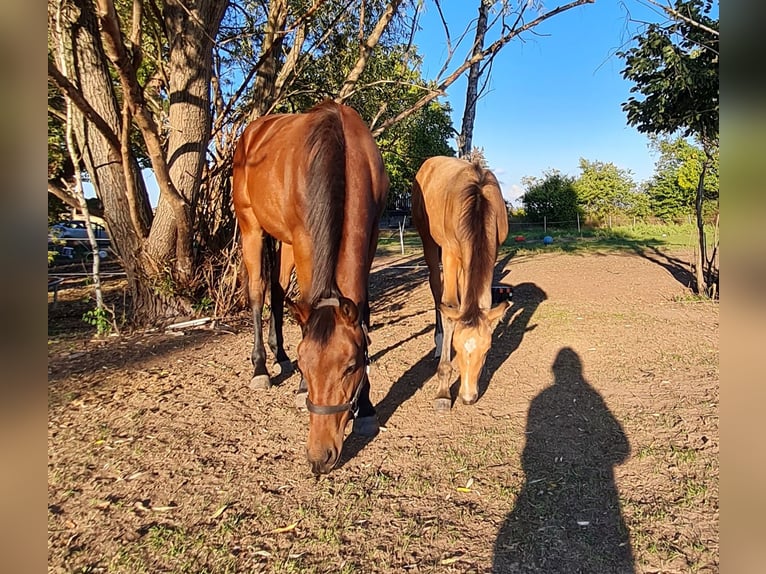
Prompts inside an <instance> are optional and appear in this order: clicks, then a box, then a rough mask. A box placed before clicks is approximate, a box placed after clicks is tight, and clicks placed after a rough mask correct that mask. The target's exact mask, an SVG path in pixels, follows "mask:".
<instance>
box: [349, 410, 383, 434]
mask: <svg viewBox="0 0 766 574" xmlns="http://www.w3.org/2000/svg"><path fill="white" fill-rule="evenodd" d="M379 431H380V425H379V424H378V417H376V416H375V415H370V416H367V417H359V418H358V419H354V424H353V426H352V427H351V432H353V433H354V434H358V435H359V436H368V437H372V436H375V435H376V434H378V432H379Z"/></svg>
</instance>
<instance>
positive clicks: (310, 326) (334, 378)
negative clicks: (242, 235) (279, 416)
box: [288, 297, 368, 474]
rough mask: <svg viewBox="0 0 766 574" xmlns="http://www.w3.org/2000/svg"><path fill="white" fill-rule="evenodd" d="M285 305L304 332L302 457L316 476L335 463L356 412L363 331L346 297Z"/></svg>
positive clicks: (362, 370)
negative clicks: (305, 421) (305, 437)
mask: <svg viewBox="0 0 766 574" xmlns="http://www.w3.org/2000/svg"><path fill="white" fill-rule="evenodd" d="M288 306H289V307H290V309H291V311H292V313H293V316H294V317H295V318H296V320H297V321H298V323H299V324H300V325H301V330H302V331H303V338H302V340H301V342H300V344H299V345H298V368H299V370H300V372H301V375H302V376H303V378H304V379H305V381H306V384H307V386H308V396H307V398H306V408H307V409H308V411H309V436H308V443H307V445H306V456H307V458H308V461H309V463H310V464H311V468H312V470H313V471H314V473H317V474H319V473H325V472H329V471H330V470H332V468H333V467H334V466H335V465H336V464H337V462H338V459H339V458H340V453H341V449H342V447H343V438H344V431H345V428H346V423H347V422H348V421H349V419H350V417H351V415H352V414H355V413H356V411H357V401H358V399H359V393H360V392H361V389H362V385H363V383H364V378H365V377H366V374H367V364H368V358H367V344H368V341H367V332H366V331H365V329H364V327H363V326H362V324H361V322H360V320H359V308H358V307H357V305H356V304H355V303H354V302H353V301H352V300H351V299H347V298H346V297H330V298H325V299H320V300H319V301H318V302H317V303H316V304H315V305H313V306H310V305H308V304H306V303H303V302H295V303H293V302H289V303H288Z"/></svg>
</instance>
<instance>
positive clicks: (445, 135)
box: [378, 101, 455, 209]
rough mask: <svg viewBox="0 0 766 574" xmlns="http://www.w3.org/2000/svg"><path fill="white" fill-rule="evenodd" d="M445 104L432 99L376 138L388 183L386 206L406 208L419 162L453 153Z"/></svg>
mask: <svg viewBox="0 0 766 574" xmlns="http://www.w3.org/2000/svg"><path fill="white" fill-rule="evenodd" d="M452 133H453V129H452V120H451V118H450V109H449V105H445V104H440V103H439V102H436V101H433V102H431V103H430V104H429V105H427V106H425V107H424V108H423V109H421V110H420V111H418V112H416V113H415V114H413V115H411V116H410V117H408V118H406V119H405V120H403V121H402V122H400V123H399V124H397V125H396V126H394V127H393V128H392V129H390V130H388V131H387V132H386V133H385V134H384V135H383V136H381V138H380V139H379V141H378V144H379V146H380V149H381V153H382V155H383V162H384V163H385V165H386V171H387V172H388V177H389V180H390V183H391V186H390V189H389V192H388V208H389V209H397V208H403V209H406V208H407V206H409V198H410V196H411V194H412V181H413V180H414V179H415V174H416V173H417V171H418V169H420V166H421V165H422V164H423V162H424V161H425V160H426V159H428V158H429V157H432V156H435V155H445V156H454V155H455V151H454V150H453V149H452V148H451V147H450V146H449V144H448V143H447V140H448V139H449V137H450V136H451V135H452Z"/></svg>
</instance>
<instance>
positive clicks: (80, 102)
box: [48, 60, 120, 156]
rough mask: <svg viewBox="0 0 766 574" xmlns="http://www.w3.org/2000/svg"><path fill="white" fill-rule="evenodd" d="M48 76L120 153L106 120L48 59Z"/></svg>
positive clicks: (113, 148)
mask: <svg viewBox="0 0 766 574" xmlns="http://www.w3.org/2000/svg"><path fill="white" fill-rule="evenodd" d="M48 77H49V78H50V79H51V80H53V82H54V83H55V84H56V85H57V86H58V88H59V89H60V90H61V91H62V92H63V93H64V95H66V97H67V98H69V99H70V100H71V101H72V103H73V104H74V105H75V106H77V108H78V109H79V110H80V111H81V112H82V114H83V115H84V116H85V117H86V118H87V119H88V120H89V121H90V122H91V123H92V124H93V125H94V126H96V128H97V129H98V131H99V132H101V134H102V135H103V136H104V138H105V139H106V141H107V142H108V143H109V147H110V148H112V151H114V153H115V155H117V156H119V155H120V139H119V138H118V137H117V134H116V133H114V130H112V128H111V127H109V124H108V123H106V120H105V119H104V118H102V117H101V116H100V115H99V113H98V112H97V111H96V110H94V109H93V107H92V106H91V105H90V104H89V103H88V101H87V100H86V99H85V97H84V96H83V95H82V92H80V90H79V89H78V88H77V87H75V86H74V84H72V82H70V81H69V79H68V78H67V77H66V76H64V74H62V73H61V71H60V70H59V69H58V68H57V67H56V64H54V63H53V62H51V61H50V60H48Z"/></svg>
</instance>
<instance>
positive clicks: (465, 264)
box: [412, 156, 509, 411]
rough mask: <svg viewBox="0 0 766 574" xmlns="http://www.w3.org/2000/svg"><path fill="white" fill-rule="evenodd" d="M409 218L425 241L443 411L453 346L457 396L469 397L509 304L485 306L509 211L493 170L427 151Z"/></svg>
mask: <svg viewBox="0 0 766 574" xmlns="http://www.w3.org/2000/svg"><path fill="white" fill-rule="evenodd" d="M412 221H413V223H414V224H415V227H416V228H417V230H418V233H419V234H420V238H421V240H422V242H423V253H424V256H425V260H426V264H427V265H428V275H429V277H428V279H429V284H430V287H431V293H432V294H433V297H434V305H435V307H436V330H435V334H434V340H435V342H436V352H435V355H436V356H437V357H440V360H439V366H438V369H437V380H438V390H437V393H436V399H435V400H434V408H435V409H436V410H437V411H449V410H450V408H451V407H452V397H451V395H450V384H451V383H452V380H453V370H452V364H451V358H450V357H451V351H452V348H453V346H454V349H455V359H456V362H457V366H458V369H459V371H460V393H459V395H460V399H461V400H462V401H463V402H464V403H465V404H473V403H475V402H476V401H477V400H478V398H479V392H478V381H479V375H480V374H481V370H482V368H483V366H484V361H485V359H486V357H487V351H488V350H489V347H490V344H491V343H492V332H493V331H494V330H495V327H496V326H497V323H498V322H499V321H500V319H501V318H502V317H503V314H504V313H505V311H506V310H507V308H508V305H509V303H508V301H504V302H502V303H500V304H499V305H497V306H496V307H492V308H491V304H492V276H493V271H494V266H495V259H496V257H497V248H498V246H499V245H500V244H502V243H503V241H505V238H506V237H507V235H508V216H507V214H506V209H505V202H504V201H503V196H502V194H501V192H500V186H499V185H498V183H497V179H496V178H495V176H494V175H493V174H492V172H491V171H489V170H487V169H483V168H482V167H481V166H479V165H478V164H475V163H470V162H467V161H465V160H462V159H457V158H454V157H440V156H439V157H432V158H429V159H427V160H426V161H425V162H424V163H423V165H422V166H421V167H420V169H419V170H418V173H417V174H416V175H415V181H414V183H413V186H412ZM440 249H441V264H442V275H443V279H442V277H440V273H439V251H440Z"/></svg>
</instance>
